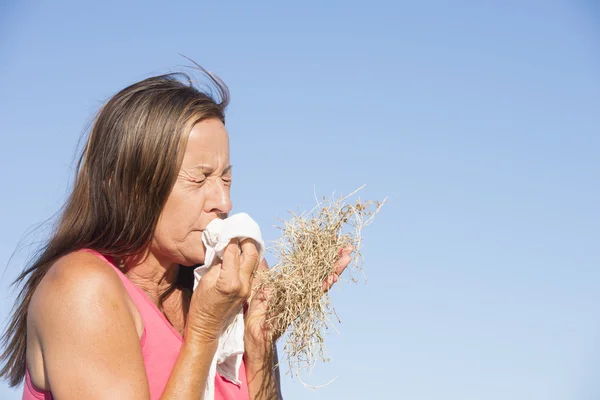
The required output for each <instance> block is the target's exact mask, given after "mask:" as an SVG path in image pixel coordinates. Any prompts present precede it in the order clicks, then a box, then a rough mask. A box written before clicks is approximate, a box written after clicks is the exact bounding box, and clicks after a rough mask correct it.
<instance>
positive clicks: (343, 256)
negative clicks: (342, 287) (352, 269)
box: [323, 246, 354, 292]
mask: <svg viewBox="0 0 600 400" xmlns="http://www.w3.org/2000/svg"><path fill="white" fill-rule="evenodd" d="M353 251H354V247H352V246H348V247H344V248H341V249H340V250H339V252H338V259H337V261H336V262H335V264H334V265H333V273H332V274H331V275H329V277H327V279H325V281H324V282H323V291H324V292H326V291H328V290H329V289H331V287H332V286H333V284H334V283H336V282H337V281H338V280H339V277H340V275H341V274H342V272H344V270H345V269H346V267H347V266H348V265H349V264H350V261H352V257H350V253H352V252H353Z"/></svg>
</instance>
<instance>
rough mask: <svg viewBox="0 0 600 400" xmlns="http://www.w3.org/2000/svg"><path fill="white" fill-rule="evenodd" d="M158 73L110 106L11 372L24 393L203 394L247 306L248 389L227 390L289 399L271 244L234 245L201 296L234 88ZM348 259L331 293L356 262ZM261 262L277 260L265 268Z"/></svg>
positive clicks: (36, 289) (43, 264)
mask: <svg viewBox="0 0 600 400" xmlns="http://www.w3.org/2000/svg"><path fill="white" fill-rule="evenodd" d="M207 76H208V77H209V78H210V79H211V81H212V83H213V84H214V86H215V87H216V89H217V92H218V93H217V94H218V96H217V97H216V98H215V97H212V96H211V95H209V94H207V93H203V92H201V91H199V90H198V89H196V88H195V87H194V86H193V84H192V82H191V80H190V78H189V77H188V76H187V75H184V74H177V75H174V74H170V75H163V76H157V77H153V78H149V79H146V80H144V81H141V82H139V83H136V84H134V85H132V86H129V87H127V88H125V89H124V90H122V91H121V92H119V93H118V94H116V95H115V96H114V97H113V98H111V99H110V100H109V101H108V103H107V104H106V105H105V106H104V107H102V109H101V110H100V112H99V114H98V116H97V117H96V120H95V123H94V125H93V128H92V130H91V133H90V136H89V138H88V141H87V145H86V147H85V149H84V151H83V154H82V155H81V158H80V160H79V164H78V169H77V176H76V180H75V183H74V187H73V192H72V194H71V196H70V197H69V199H68V201H67V203H66V205H65V207H64V210H63V213H62V215H61V218H60V219H59V221H58V224H57V227H56V230H55V231H54V233H53V235H52V236H51V238H50V240H49V241H48V243H47V245H46V246H45V247H44V248H43V249H42V251H41V252H40V254H39V255H38V257H37V258H36V259H35V260H34V261H33V263H32V264H31V265H30V266H29V268H28V269H26V270H25V271H24V272H23V273H22V274H21V275H20V277H19V278H18V279H17V282H20V283H22V284H23V288H22V290H21V292H20V296H19V298H18V299H17V301H16V304H15V308H14V314H13V315H12V319H11V322H10V324H9V326H8V327H7V329H6V332H5V334H4V344H5V351H4V353H3V355H2V357H3V361H4V367H3V369H2V370H1V371H0V374H1V375H2V377H4V378H6V379H8V380H9V381H10V383H11V385H12V386H15V385H17V384H19V383H20V382H21V381H22V380H23V379H25V385H24V394H23V398H24V399H51V398H54V399H60V400H63V399H136V400H138V399H148V398H150V399H194V400H195V399H200V398H202V397H203V395H204V388H205V386H206V381H207V376H208V369H209V366H210V363H211V360H212V358H213V357H214V354H215V351H216V347H217V341H218V338H219V336H220V334H221V333H222V332H223V330H224V328H225V321H228V320H229V319H230V317H231V316H233V315H234V314H236V313H237V312H239V310H240V309H241V307H243V306H244V305H245V304H247V307H246V308H245V309H246V318H245V321H246V328H245V334H244V335H245V336H244V345H245V354H244V362H243V364H242V366H241V368H240V377H241V378H240V380H241V381H242V382H241V385H237V384H234V383H232V382H229V381H227V380H225V379H224V378H222V377H221V376H219V375H217V377H216V380H215V398H217V399H247V398H251V399H258V398H277V397H278V396H279V394H278V391H279V389H278V383H277V379H276V378H277V377H276V376H275V374H276V371H275V372H274V370H273V368H271V367H270V366H269V365H268V362H269V361H268V360H271V359H272V358H273V357H272V356H273V354H270V353H269V352H270V349H272V348H273V347H274V346H272V345H271V343H269V336H270V335H269V334H268V332H266V331H265V329H264V325H263V324H264V318H265V308H266V304H265V297H264V296H258V295H257V296H254V295H253V294H252V293H251V289H252V276H253V273H254V272H255V270H256V269H257V268H259V266H258V252H257V248H256V244H255V243H254V242H253V241H252V240H244V241H241V242H239V241H237V240H233V241H231V242H230V244H229V246H228V247H227V250H226V252H225V254H224V256H223V260H222V262H221V263H219V264H217V265H215V266H213V267H212V268H211V269H210V271H209V272H208V273H207V274H206V275H205V276H204V277H203V278H202V280H201V281H200V284H199V286H198V288H197V289H196V290H195V291H194V292H193V294H192V291H191V287H192V283H193V275H192V270H193V268H192V267H191V266H195V265H198V264H202V263H203V262H204V253H205V248H204V245H203V243H202V240H201V237H202V231H203V229H204V228H205V227H206V226H207V225H208V223H209V222H210V221H211V220H213V219H215V218H225V217H226V216H227V214H228V213H229V211H230V210H231V207H232V206H231V200H230V197H229V196H230V186H231V179H232V178H231V177H232V171H231V165H230V163H229V139H228V134H227V131H226V129H225V126H224V122H225V117H224V110H225V108H226V106H227V104H228V99H229V93H228V90H227V87H226V86H225V84H224V83H223V82H222V81H221V80H219V79H218V78H216V77H214V76H213V75H211V74H207ZM350 251H351V249H345V250H343V251H341V252H340V259H339V260H338V263H337V265H336V267H335V270H336V273H335V274H333V275H332V276H331V277H330V279H329V282H325V283H324V287H325V288H326V289H328V288H329V286H330V285H331V284H332V283H333V282H335V281H336V280H337V274H339V273H341V272H342V270H343V269H344V268H345V267H346V266H347V265H348V263H349V262H350V256H349V252H350ZM260 268H266V266H265V265H264V264H262V265H261V266H260Z"/></svg>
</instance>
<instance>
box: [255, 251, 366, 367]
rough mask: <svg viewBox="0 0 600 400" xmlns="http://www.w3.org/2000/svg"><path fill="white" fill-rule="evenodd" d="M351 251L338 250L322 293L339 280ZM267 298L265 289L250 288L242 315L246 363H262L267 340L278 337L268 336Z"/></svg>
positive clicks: (261, 266)
mask: <svg viewBox="0 0 600 400" xmlns="http://www.w3.org/2000/svg"><path fill="white" fill-rule="evenodd" d="M352 251H354V248H353V247H352V246H349V247H346V248H342V249H340V250H339V253H338V255H339V258H338V260H337V261H336V263H335V265H334V268H333V273H332V274H331V275H330V276H329V277H328V278H327V279H325V280H324V281H323V293H325V292H327V291H328V290H329V289H331V287H332V286H333V285H334V284H335V283H336V282H337V281H338V280H339V276H340V275H341V274H342V272H343V271H344V269H346V267H347V266H348V264H350V261H351V260H352V258H351V257H350V253H352ZM258 269H259V270H265V269H268V266H267V262H266V261H264V260H263V262H261V263H260V265H259V266H258ZM268 300H269V293H268V291H267V290H263V291H262V292H260V293H257V292H256V290H255V289H253V290H252V294H251V296H250V300H249V304H248V310H247V312H246V315H245V316H244V321H245V331H244V348H245V354H244V357H245V359H246V362H247V363H251V364H256V365H261V364H263V363H264V362H265V358H266V357H268V356H269V354H268V352H269V350H270V349H271V347H272V346H271V345H272V343H270V342H269V341H270V339H272V340H273V341H275V340H277V339H278V336H277V337H272V338H270V336H271V335H270V332H269V328H268V326H267V324H266V313H267V305H268ZM282 333H283V332H278V333H277V335H281V334H282Z"/></svg>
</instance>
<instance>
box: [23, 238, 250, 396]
mask: <svg viewBox="0 0 600 400" xmlns="http://www.w3.org/2000/svg"><path fill="white" fill-rule="evenodd" d="M83 251H87V252H90V253H92V254H95V255H96V256H98V257H99V258H101V259H102V260H104V261H106V263H107V264H108V265H110V266H111V267H112V268H113V269H114V270H115V271H116V272H117V274H118V275H119V278H121V281H122V282H123V285H124V286H125V289H126V290H127V293H129V296H130V297H131V300H132V301H133V303H134V304H135V306H136V307H137V310H138V312H139V313H140V315H141V317H142V321H143V323H144V332H143V334H142V339H141V341H140V342H141V343H140V346H141V348H142V355H143V357H144V366H145V367H146V375H147V376H148V384H149V386H150V398H151V399H152V400H155V399H159V398H160V396H161V394H162V392H163V390H164V389H165V386H166V384H167V380H168V379H169V376H170V375H171V371H172V370H173V367H174V365H175V361H176V360H177V355H178V354H179V351H180V349H181V344H182V340H183V339H182V337H181V335H180V334H179V332H177V331H176V330H175V329H174V328H173V326H172V325H171V324H170V323H169V322H168V321H167V319H166V318H165V317H164V315H163V314H162V313H161V312H160V311H159V309H158V308H157V307H156V306H155V305H154V303H152V302H151V301H150V299H148V297H147V296H146V294H145V293H144V292H143V291H142V290H141V289H140V288H138V287H137V286H136V285H134V284H133V283H132V282H131V281H130V280H129V279H128V278H127V277H126V276H125V275H124V274H123V273H122V272H121V271H120V270H119V268H117V267H116V266H115V265H114V264H113V263H112V262H110V261H109V260H108V259H107V258H106V257H104V256H102V255H101V254H99V253H98V252H96V251H94V250H88V249H85V250H83ZM240 381H241V382H242V384H241V386H240V387H238V386H237V385H235V384H234V383H232V382H229V381H228V380H226V379H224V378H223V377H221V376H220V375H219V374H218V373H217V376H216V378H215V400H225V399H228V400H229V399H233V400H242V399H243V400H247V399H249V397H250V395H249V394H248V383H247V380H246V369H245V367H244V363H243V362H242V365H241V367H240ZM34 399H38V400H53V397H52V393H51V392H49V391H42V390H40V389H38V388H36V387H35V386H33V384H32V382H31V377H30V376H29V370H28V369H27V370H26V374H25V385H24V386H23V400H34Z"/></svg>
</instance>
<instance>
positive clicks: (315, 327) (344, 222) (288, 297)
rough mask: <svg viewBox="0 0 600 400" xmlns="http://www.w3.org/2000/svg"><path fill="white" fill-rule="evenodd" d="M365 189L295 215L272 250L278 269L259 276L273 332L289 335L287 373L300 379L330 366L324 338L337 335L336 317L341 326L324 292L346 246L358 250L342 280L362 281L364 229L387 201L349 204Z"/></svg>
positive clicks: (286, 355)
mask: <svg viewBox="0 0 600 400" xmlns="http://www.w3.org/2000/svg"><path fill="white" fill-rule="evenodd" d="M363 187H364V185H363V186H362V187H360V188H359V189H357V190H356V191H354V192H353V193H351V194H350V195H348V196H345V197H340V198H338V199H336V198H335V197H333V196H332V198H331V199H326V198H323V200H322V201H319V200H317V205H316V206H315V207H314V208H313V209H312V210H311V211H310V212H308V213H300V214H295V213H291V214H292V218H291V219H290V220H288V221H283V222H284V225H283V226H282V227H278V228H279V229H280V230H281V237H280V238H279V239H278V240H277V241H275V242H274V244H273V246H271V248H270V249H269V251H270V252H271V253H273V254H274V256H275V257H276V259H277V264H276V265H275V266H274V267H273V268H271V269H270V270H268V271H266V270H265V271H259V273H258V275H257V278H258V279H257V281H258V282H259V283H258V285H259V286H258V289H259V290H262V289H263V288H265V289H266V290H267V293H268V298H269V301H268V309H267V324H268V326H269V328H270V329H269V331H270V332H271V334H272V335H273V337H279V336H280V335H281V334H282V333H283V332H284V331H286V330H287V335H286V338H285V346H284V360H285V361H287V362H288V364H289V371H288V373H292V372H294V373H295V375H296V377H298V379H299V380H300V377H299V372H300V371H301V370H302V369H308V370H309V371H310V370H312V368H313V367H314V365H315V364H316V362H317V361H324V362H327V361H329V359H328V357H327V348H326V346H325V340H324V333H325V330H326V329H327V328H328V327H329V326H331V327H332V328H333V329H334V330H336V329H335V326H334V325H333V322H332V319H333V317H335V319H336V320H337V321H338V322H339V318H338V317H337V314H336V313H335V309H334V307H333V305H332V303H331V298H330V296H329V293H325V294H324V293H323V282H324V281H326V280H327V279H328V278H329V277H330V276H331V275H332V273H333V272H334V265H335V262H336V261H337V259H338V258H339V256H340V249H341V248H345V247H347V246H352V247H354V254H353V255H352V262H351V264H350V265H349V266H348V267H347V268H346V271H345V272H344V274H343V275H342V276H347V277H349V280H351V281H353V282H357V280H356V279H355V277H354V276H353V274H352V273H353V272H354V273H356V272H357V271H360V272H362V263H363V260H362V255H361V253H360V248H361V244H362V238H361V230H362V229H363V228H364V227H365V226H367V225H369V224H371V222H372V221H373V218H374V217H375V215H376V214H377V213H378V212H379V210H380V209H381V207H382V206H383V204H384V203H385V201H386V199H384V200H383V201H382V202H379V201H361V200H360V198H359V199H358V200H356V201H355V202H352V203H348V202H347V200H348V199H349V198H350V197H352V196H353V195H354V194H356V192H358V191H359V190H361V189H362V188H363ZM315 198H316V196H315ZM363 276H364V273H363ZM336 331H337V330H336ZM300 381H301V380H300ZM307 386H309V385H307Z"/></svg>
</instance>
